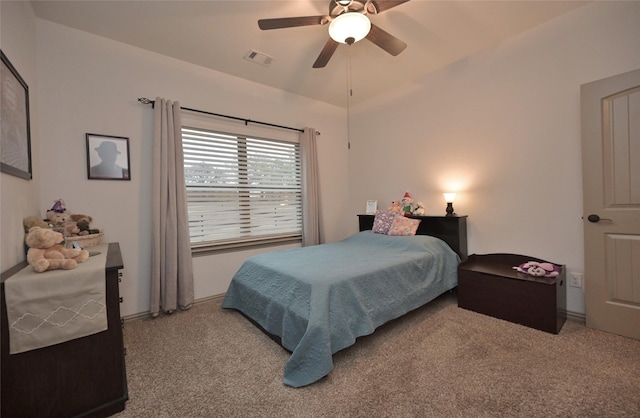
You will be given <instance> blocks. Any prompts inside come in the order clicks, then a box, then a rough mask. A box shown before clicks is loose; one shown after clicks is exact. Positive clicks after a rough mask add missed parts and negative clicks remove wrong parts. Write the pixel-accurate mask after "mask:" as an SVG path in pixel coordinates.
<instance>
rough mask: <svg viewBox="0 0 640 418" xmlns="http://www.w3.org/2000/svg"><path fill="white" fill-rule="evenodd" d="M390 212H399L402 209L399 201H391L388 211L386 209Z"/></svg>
mask: <svg viewBox="0 0 640 418" xmlns="http://www.w3.org/2000/svg"><path fill="white" fill-rule="evenodd" d="M387 210H388V211H390V212H401V211H402V208H401V207H400V201H399V200H392V201H391V206H389V209H387Z"/></svg>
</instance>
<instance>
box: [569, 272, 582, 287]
mask: <svg viewBox="0 0 640 418" xmlns="http://www.w3.org/2000/svg"><path fill="white" fill-rule="evenodd" d="M569 286H571V287H579V288H582V273H571V274H569Z"/></svg>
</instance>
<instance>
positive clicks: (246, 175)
mask: <svg viewBox="0 0 640 418" xmlns="http://www.w3.org/2000/svg"><path fill="white" fill-rule="evenodd" d="M182 145H183V150H184V175H185V182H186V188H187V206H188V212H189V233H190V235H191V246H192V248H193V249H194V250H197V249H198V248H200V249H203V248H205V247H211V246H235V245H247V244H251V243H262V242H272V241H278V240H284V239H292V238H296V239H299V238H300V237H301V235H302V181H301V170H300V147H299V144H298V143H295V142H286V141H280V140H272V139H264V138H252V137H248V136H242V135H234V134H227V133H221V132H214V131H209V130H204V129H200V128H189V127H183V128H182Z"/></svg>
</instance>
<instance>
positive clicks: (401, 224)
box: [387, 216, 420, 236]
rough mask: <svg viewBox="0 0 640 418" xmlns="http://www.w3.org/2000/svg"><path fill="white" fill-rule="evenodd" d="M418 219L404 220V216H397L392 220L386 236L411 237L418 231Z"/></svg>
mask: <svg viewBox="0 0 640 418" xmlns="http://www.w3.org/2000/svg"><path fill="white" fill-rule="evenodd" d="M419 224H420V219H411V218H405V217H404V216H398V217H397V218H396V219H394V220H393V223H392V224H391V228H389V232H388V233H387V235H401V236H413V235H415V234H416V231H417V230H418V225H419Z"/></svg>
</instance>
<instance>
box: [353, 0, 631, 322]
mask: <svg viewBox="0 0 640 418" xmlns="http://www.w3.org/2000/svg"><path fill="white" fill-rule="evenodd" d="M636 68H640V2H615V3H611V2H597V3H595V4H590V5H587V6H585V7H583V8H579V9H577V10H576V11H575V12H572V13H570V14H567V15H565V16H562V17H560V18H557V19H555V20H553V21H551V22H548V23H547V24H545V25H543V26H540V27H539V28H536V29H534V30H531V31H529V32H527V33H525V34H523V35H521V36H519V37H517V38H515V39H512V40H510V41H508V42H505V43H503V44H501V45H499V46H496V47H495V48H491V49H489V50H487V51H484V52H482V53H479V54H476V55H474V56H471V57H469V58H467V59H464V60H462V61H460V62H457V63H455V64H453V65H450V66H448V67H446V68H444V69H443V70H442V71H439V72H437V73H436V74H433V75H430V76H428V77H425V78H424V79H422V80H418V81H417V82H415V83H413V84H412V85H410V86H408V87H407V88H405V89H402V90H399V91H397V92H396V93H395V94H394V95H389V96H387V97H385V98H383V99H380V100H372V101H369V102H367V103H365V104H362V105H360V106H356V107H354V108H353V109H352V111H351V114H352V121H351V127H352V128H351V129H352V131H351V145H352V148H351V152H350V160H349V184H350V190H351V192H350V197H351V202H352V206H353V207H356V208H360V207H364V202H365V201H366V200H368V199H377V200H378V201H379V202H383V204H382V206H388V203H389V202H390V201H391V200H392V199H399V198H401V197H402V195H403V194H404V192H405V191H406V190H408V191H410V192H411V193H412V195H413V196H414V198H415V199H417V200H422V201H424V202H425V203H426V207H427V208H426V209H427V213H428V214H437V215H443V214H444V210H445V206H446V205H445V202H444V199H443V197H442V192H445V191H456V192H458V196H457V199H456V202H455V204H454V207H455V209H456V212H457V213H459V214H466V215H469V218H468V225H469V234H468V236H469V250H470V253H479V254H483V253H495V252H508V253H517V254H526V255H531V256H535V257H540V258H543V259H547V260H550V261H553V262H558V263H563V264H566V265H567V266H568V269H569V270H570V271H575V272H583V271H584V251H583V230H582V225H583V224H582V220H581V216H582V215H583V213H582V175H581V170H582V165H581V142H580V141H581V138H580V85H581V84H584V83H587V82H590V81H594V80H597V79H601V78H604V77H608V76H612V75H615V74H619V73H623V72H627V71H630V70H633V69H636ZM353 71H354V72H357V71H358V69H356V68H354V69H353ZM354 94H357V91H356V92H354ZM567 298H568V300H567V309H568V310H570V311H573V312H576V313H584V293H583V290H582V289H577V288H572V287H569V288H568V297H567Z"/></svg>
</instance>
